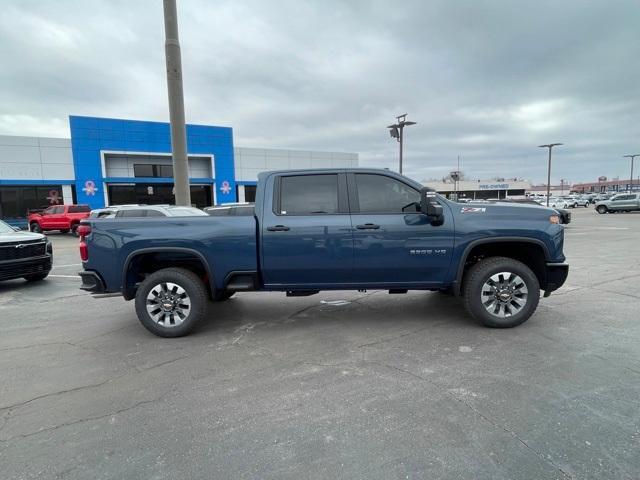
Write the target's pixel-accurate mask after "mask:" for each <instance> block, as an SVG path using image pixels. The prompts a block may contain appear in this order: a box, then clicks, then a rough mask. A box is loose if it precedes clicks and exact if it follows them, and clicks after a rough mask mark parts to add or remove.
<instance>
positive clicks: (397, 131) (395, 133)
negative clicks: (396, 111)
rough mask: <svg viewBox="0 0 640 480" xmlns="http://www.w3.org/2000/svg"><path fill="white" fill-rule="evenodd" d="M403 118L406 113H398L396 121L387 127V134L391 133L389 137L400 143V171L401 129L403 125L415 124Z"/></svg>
mask: <svg viewBox="0 0 640 480" xmlns="http://www.w3.org/2000/svg"><path fill="white" fill-rule="evenodd" d="M405 118H407V114H406V113H405V114H403V115H398V116H397V117H396V119H397V120H398V123H395V124H393V125H389V126H388V127H387V128H388V129H389V134H390V135H391V137H393V138H395V139H396V140H398V142H399V143H400V162H399V167H400V168H399V172H400V173H402V140H403V137H404V135H403V130H404V127H408V126H410V125H415V124H416V122H408V121H407V120H405Z"/></svg>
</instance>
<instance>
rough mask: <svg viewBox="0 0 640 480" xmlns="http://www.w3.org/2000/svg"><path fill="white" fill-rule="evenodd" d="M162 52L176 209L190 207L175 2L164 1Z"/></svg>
mask: <svg viewBox="0 0 640 480" xmlns="http://www.w3.org/2000/svg"><path fill="white" fill-rule="evenodd" d="M163 4H164V36H165V41H164V51H165V56H166V60H167V90H168V93H169V121H170V123H171V152H172V157H173V184H174V188H175V198H176V205H182V206H191V191H190V190H189V163H188V160H187V128H186V126H185V121H184V94H183V92H182V56H181V54H180V41H179V40H178V13H177V9H176V0H163Z"/></svg>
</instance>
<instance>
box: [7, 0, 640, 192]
mask: <svg viewBox="0 0 640 480" xmlns="http://www.w3.org/2000/svg"><path fill="white" fill-rule="evenodd" d="M178 10H179V12H178V16H179V22H180V36H181V38H180V40H181V45H182V59H183V70H184V88H185V104H186V115H187V122H189V123H198V124H207V125H223V126H231V127H233V129H234V140H235V144H236V146H244V147H249V146H254V147H282V148H296V149H310V150H326V151H345V152H357V153H359V154H360V164H361V165H363V166H375V167H389V168H396V167H397V143H395V141H394V140H392V139H391V138H390V137H389V135H388V132H387V129H386V128H385V127H386V126H387V125H389V124H391V123H392V122H393V121H394V120H395V118H394V117H395V116H396V115H398V114H401V113H408V114H409V117H408V119H409V120H414V121H416V122H418V124H417V125H415V126H413V127H409V128H407V130H405V133H406V137H405V173H407V174H408V175H409V176H411V177H413V178H415V179H417V180H422V179H426V178H431V177H438V178H439V177H442V176H443V175H445V174H447V173H448V172H449V171H450V170H453V169H455V165H456V157H457V155H460V156H461V158H462V170H463V171H464V172H465V174H466V175H467V176H470V177H472V178H491V177H495V176H504V177H507V178H508V177H516V176H518V177H524V178H527V179H531V180H533V181H535V182H541V181H546V151H543V149H540V148H536V147H537V145H539V144H542V143H549V142H564V143H565V144H566V146H563V147H559V148H558V149H557V150H554V152H555V154H554V169H553V171H552V180H553V181H558V182H559V180H560V178H565V179H567V180H569V181H571V182H576V181H582V180H584V181H587V180H595V179H596V178H597V177H598V176H599V175H606V176H609V177H614V176H617V175H620V176H626V178H628V175H629V162H628V159H624V158H622V155H624V154H627V153H640V130H639V129H640V119H639V114H640V75H639V73H640V4H639V3H638V2H637V0H629V1H622V0H615V1H613V0H604V1H589V0H563V1H557V0H553V1H540V0H536V1H531V0H527V1H508V0H499V1H480V0H469V1H454V0H443V1H433V0H425V1H415V2H414V1H407V0H403V1H397V2H394V1H389V0H385V1H379V2H378V1H370V2H368V1H353V0H349V1H347V0H345V1H342V2H338V1H330V0H317V1H315V2H310V1H301V0H295V1H276V0H270V1H268V0H259V1H244V0H231V1H223V0H216V1H206V0H204V1H197V0H178ZM0 58H2V59H3V62H2V68H1V69H0V134H13V135H34V136H57V137H69V128H68V115H70V114H71V115H91V116H105V117H118V118H132V119H142V120H159V121H167V120H168V106H167V95H166V78H165V63H164V62H165V59H164V25H163V17H162V2H161V1H160V0H150V1H137V0H136V1H115V0H105V1H98V0H95V1H92V0H85V1H62V0H56V1H53V0H50V1H47V2H45V1H25V0H15V1H6V0H5V1H3V13H2V15H1V16H0ZM638 164H639V165H638V168H637V169H636V172H638V173H639V174H640V161H639V162H638Z"/></svg>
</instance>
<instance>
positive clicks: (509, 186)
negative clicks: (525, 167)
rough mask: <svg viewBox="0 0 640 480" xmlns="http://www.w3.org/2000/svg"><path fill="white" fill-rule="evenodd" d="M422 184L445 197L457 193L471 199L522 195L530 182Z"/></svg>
mask: <svg viewBox="0 0 640 480" xmlns="http://www.w3.org/2000/svg"><path fill="white" fill-rule="evenodd" d="M423 184H424V185H425V186H427V187H429V188H433V189H434V190H435V191H436V192H438V193H441V194H443V195H445V196H447V197H450V196H452V195H453V194H454V193H455V192H457V193H458V198H470V199H473V200H480V199H489V198H508V197H520V196H524V195H525V192H526V191H527V190H529V189H530V188H531V183H530V182H527V181H522V180H505V181H502V180H501V181H496V180H472V181H470V180H461V181H459V182H457V183H456V184H454V183H453V182H432V181H424V182H423Z"/></svg>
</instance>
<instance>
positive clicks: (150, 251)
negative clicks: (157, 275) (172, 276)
mask: <svg viewBox="0 0 640 480" xmlns="http://www.w3.org/2000/svg"><path fill="white" fill-rule="evenodd" d="M176 256H177V257H178V263H175V261H172V263H170V264H164V263H163V261H169V259H171V258H172V257H176ZM145 260H150V261H154V263H153V266H152V267H151V268H149V267H148V266H147V267H144V268H142V270H137V271H132V269H133V267H134V266H140V265H145V264H144V263H142V262H143V261H145ZM180 261H182V263H179V262H180ZM198 266H199V268H198ZM171 267H174V268H186V269H187V270H190V271H193V272H194V273H196V274H198V275H199V276H200V279H201V280H202V281H203V283H204V284H205V287H207V291H208V293H209V296H210V297H212V298H213V296H214V295H215V277H214V273H213V271H212V269H211V267H210V265H209V262H207V259H206V258H205V256H204V255H203V254H202V253H201V252H198V251H197V250H194V249H192V248H186V247H149V248H141V249H138V250H135V251H133V252H131V253H130V254H129V255H127V258H126V259H125V262H124V265H123V267H122V296H123V297H124V298H125V299H126V300H131V299H133V298H134V297H135V292H136V290H137V287H136V283H137V282H136V280H138V279H139V276H140V274H149V273H153V272H156V271H158V270H161V269H163V268H171ZM194 267H196V268H194Z"/></svg>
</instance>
